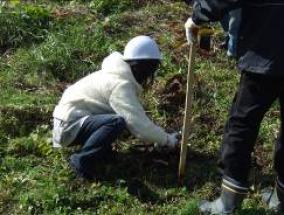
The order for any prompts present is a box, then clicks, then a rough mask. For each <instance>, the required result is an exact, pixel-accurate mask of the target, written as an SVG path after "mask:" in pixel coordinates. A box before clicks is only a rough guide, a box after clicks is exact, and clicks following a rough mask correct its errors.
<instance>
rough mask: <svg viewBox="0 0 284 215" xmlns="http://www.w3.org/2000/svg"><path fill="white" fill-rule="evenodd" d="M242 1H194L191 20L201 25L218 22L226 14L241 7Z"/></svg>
mask: <svg viewBox="0 0 284 215" xmlns="http://www.w3.org/2000/svg"><path fill="white" fill-rule="evenodd" d="M241 1H242V0H195V1H194V4H193V14H192V20H193V22H194V23H195V24H197V25H201V24H203V23H207V22H214V21H220V20H221V19H222V18H223V16H224V15H225V13H226V12H228V11H230V10H233V9H236V8H239V7H241Z"/></svg>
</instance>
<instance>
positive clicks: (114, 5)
mask: <svg viewBox="0 0 284 215" xmlns="http://www.w3.org/2000/svg"><path fill="white" fill-rule="evenodd" d="M15 2H16V4H13V5H11V4H10V5H9V4H8V3H7V2H6V3H3V4H2V6H1V7H0V11H1V13H0V54H1V56H0V90H1V94H0V164H1V165H0V190H1V191H0V214H155V215H156V214H183V215H185V214H188V215H195V214H199V213H198V208H197V207H198V202H199V200H201V199H211V200H212V199H214V198H215V197H216V196H217V195H218V193H219V191H220V190H219V189H218V187H219V185H220V176H219V175H218V173H217V166H216V165H217V164H216V161H217V159H218V152H219V147H220V143H221V141H222V133H223V127H224V123H225V121H226V118H227V114H228V110H229V107H230V103H231V101H232V99H233V96H234V92H235V90H236V88H237V83H238V79H239V74H238V73H237V70H236V68H235V65H234V64H235V63H234V62H233V61H230V60H228V59H227V58H226V56H225V54H224V53H223V52H222V51H218V50H217V51H216V54H215V55H214V56H211V57H208V58H206V57H204V56H203V57H202V56H200V55H199V54H197V58H196V63H195V65H194V70H195V86H194V105H193V116H194V125H193V128H192V135H191V137H190V143H191V147H190V151H189V154H188V164H187V165H188V168H187V170H186V177H185V185H184V186H183V187H178V185H177V169H178V161H179V156H178V152H171V153H159V152H155V151H151V150H148V151H145V152H141V151H138V150H137V149H136V148H135V147H133V145H132V144H133V143H139V141H138V140H135V139H133V138H132V137H123V138H122V139H121V140H120V141H118V144H117V148H118V153H117V158H116V161H115V162H112V163H109V164H106V165H101V166H99V167H98V168H97V175H98V180H97V181H95V182H92V183H91V182H82V181H80V180H79V179H77V178H76V177H75V175H74V173H73V172H72V171H71V170H70V168H69V167H68V163H67V159H68V157H69V155H70V153H72V151H73V150H76V149H73V148H70V149H62V150H53V149H52V148H51V126H52V111H53V108H54V106H55V105H56V103H57V102H58V100H59V98H60V96H61V94H62V92H63V90H64V89H65V88H66V87H67V86H68V84H70V83H72V82H74V81H76V80H77V79H79V78H81V77H82V76H85V75H87V74H88V73H90V72H93V71H95V70H97V69H98V68H100V63H101V61H102V59H103V58H104V57H105V56H107V55H108V54H109V53H111V52H112V51H114V50H118V51H122V50H123V47H124V45H125V44H126V42H127V41H128V40H129V39H130V38H132V37H134V36H136V35H139V34H148V35H152V36H153V37H154V38H155V39H156V40H157V41H158V43H159V44H160V47H161V50H162V52H163V65H162V67H161V69H160V70H159V73H158V77H157V81H156V82H155V85H154V86H153V90H150V91H148V92H147V93H146V94H145V96H144V97H143V100H144V103H145V106H146V107H147V111H148V112H149V114H150V115H151V117H152V118H153V119H154V120H155V121H156V122H158V123H159V124H160V125H162V126H163V127H166V129H167V130H180V129H181V127H182V116H183V115H182V113H183V103H184V101H183V99H182V98H183V97H182V96H184V95H183V94H182V93H181V95H178V96H180V98H181V101H180V100H179V102H177V103H175V104H173V103H167V101H165V98H164V96H165V92H164V91H165V90H166V89H167V88H168V87H169V86H168V85H166V83H167V80H169V79H170V78H171V77H173V76H174V75H181V76H183V80H184V79H185V77H186V72H187V60H186V58H187V52H188V50H187V46H186V44H185V35H184V30H183V23H184V21H185V20H186V18H187V16H188V15H189V14H190V11H191V9H190V8H189V7H187V6H186V5H185V4H184V3H183V2H177V1H170V0H166V1H151V0H148V1H147V0H143V1H140V0H139V1H138V0H135V1H129V0H123V1H113V0H108V1H101V0H75V1H64V0H53V1H46V0H39V1H38V0H37V1H35V0H33V1H27V2H25V3H17V1H15ZM217 28H218V27H217ZM216 38H217V40H218V39H220V37H219V35H216ZM183 90H185V83H183ZM278 116H279V112H277V104H276V105H275V107H273V109H272V110H271V111H270V112H269V113H268V114H267V116H266V118H265V119H264V122H263V124H262V127H261V131H260V136H259V139H258V142H257V149H258V153H257V154H256V155H255V156H254V163H253V168H252V182H253V185H254V190H253V191H252V192H251V194H250V196H249V198H248V199H247V200H246V201H245V202H244V205H243V209H242V210H240V211H238V213H237V214H270V212H269V211H268V210H267V209H266V208H265V205H263V204H262V203H261V200H260V196H259V191H260V189H261V188H262V187H263V186H265V185H268V184H272V183H273V170H272V162H271V160H272V151H273V148H274V146H273V142H274V141H275V139H276V137H277V130H278V127H279V119H278ZM126 136H127V135H126ZM161 160H162V161H164V162H160V161H161Z"/></svg>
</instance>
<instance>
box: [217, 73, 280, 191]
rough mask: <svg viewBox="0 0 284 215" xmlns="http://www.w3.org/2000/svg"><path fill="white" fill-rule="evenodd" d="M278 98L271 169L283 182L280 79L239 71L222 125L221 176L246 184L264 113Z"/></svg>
mask: <svg viewBox="0 0 284 215" xmlns="http://www.w3.org/2000/svg"><path fill="white" fill-rule="evenodd" d="M277 99H279V101H280V110H281V122H282V123H281V131H280V137H279V140H278V143H277V146H276V151H275V160H274V162H275V170H276V172H277V174H278V177H279V179H280V180H281V181H284V180H283V179H284V139H283V129H284V78H273V77H267V76H262V75H256V74H250V73H245V72H244V73H243V74H242V76H241V80H240V84H239V89H238V92H237V93H236V95H235V98H234V100H233V104H232V107H231V110H230V114H229V118H228V121H227V123H226V126H225V132H224V137H223V145H222V147H221V159H220V163H219V166H220V168H221V170H222V172H223V174H224V177H229V178H232V179H234V180H236V181H238V182H240V183H241V184H242V185H243V186H247V185H248V175H249V170H250V165H251V153H252V151H253V149H254V145H255V142H256V138H257V135H258V132H259V127H260V124H261V121H262V119H263V117H264V114H265V113H266V112H267V111H268V110H269V108H270V107H271V105H272V103H273V102H274V101H276V100H277Z"/></svg>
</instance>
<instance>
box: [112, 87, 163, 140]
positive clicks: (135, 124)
mask: <svg viewBox="0 0 284 215" xmlns="http://www.w3.org/2000/svg"><path fill="white" fill-rule="evenodd" d="M109 102H110V106H111V107H112V109H113V110H114V111H115V112H116V113H117V114H118V115H119V116H121V117H123V118H124V120H125V121H126V124H127V127H128V129H129V131H130V132H131V133H132V134H133V135H134V136H136V137H137V138H139V139H141V140H144V141H147V142H151V143H158V144H159V145H164V144H166V142H167V133H166V132H165V131H164V130H163V129H162V128H160V127H159V126H157V125H155V124H154V123H153V122H152V121H151V120H150V119H149V118H148V117H147V116H146V114H145V111H144V109H143V107H142V105H141V103H140V102H139V99H138V97H137V93H136V89H135V86H133V84H132V83H122V84H119V85H118V86H117V87H116V88H115V89H114V90H113V91H112V94H111V96H110V101H109Z"/></svg>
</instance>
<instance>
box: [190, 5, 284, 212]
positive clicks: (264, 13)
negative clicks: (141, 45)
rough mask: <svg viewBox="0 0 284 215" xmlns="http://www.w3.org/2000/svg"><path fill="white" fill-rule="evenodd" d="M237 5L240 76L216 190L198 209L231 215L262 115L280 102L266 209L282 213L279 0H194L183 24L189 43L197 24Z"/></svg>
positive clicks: (283, 102) (283, 55)
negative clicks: (273, 180)
mask: <svg viewBox="0 0 284 215" xmlns="http://www.w3.org/2000/svg"><path fill="white" fill-rule="evenodd" d="M236 8H240V9H242V17H241V27H240V32H239V44H238V54H239V57H240V58H239V63H238V68H239V70H240V72H241V78H240V83H239V88H238V91H237V93H236V95H235V98H234V100H233V104H232V107H231V110H230V113H229V117H228V120H227V123H226V126H225V130H224V137H223V145H222V147H221V159H220V160H221V161H220V164H219V166H220V168H221V170H222V173H223V181H222V192H221V195H220V197H219V198H218V199H217V200H215V201H213V202H203V204H201V206H200V210H201V211H202V212H206V213H211V214H231V213H233V211H234V210H235V209H236V208H237V207H238V206H240V205H241V203H242V201H243V199H244V198H245V196H246V195H247V193H248V190H249V181H248V175H249V171H250V163H251V152H252V151H253V149H254V144H255V142H256V138H257V135H258V132H259V127H260V124H261V121H262V119H263V117H264V114H265V113H266V112H267V111H268V110H269V108H270V107H271V105H272V103H273V102H274V101H276V100H279V101H280V111H281V121H282V124H281V131H280V137H279V140H278V143H277V146H276V150H275V158H274V161H275V164H274V167H275V170H276V173H277V178H276V185H275V189H274V192H273V193H271V195H269V198H267V203H268V204H269V208H270V209H273V210H276V211H282V212H283V211H284V210H283V208H284V207H283V206H284V139H283V138H284V137H283V132H284V52H283V50H284V42H283V38H284V22H283V19H284V13H283V11H284V2H283V1H282V0H266V1H257V0H246V1H242V0H234V1H233V0H197V1H195V3H194V6H193V15H192V17H191V18H189V19H188V21H187V22H186V24H185V28H186V33H187V39H188V42H189V43H191V44H192V43H193V41H194V40H195V37H196V32H197V31H198V28H199V26H201V25H202V24H203V23H207V22H210V21H220V20H221V19H222V18H223V16H224V14H225V13H227V12H228V11H230V10H232V9H236Z"/></svg>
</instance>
